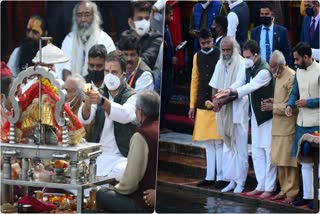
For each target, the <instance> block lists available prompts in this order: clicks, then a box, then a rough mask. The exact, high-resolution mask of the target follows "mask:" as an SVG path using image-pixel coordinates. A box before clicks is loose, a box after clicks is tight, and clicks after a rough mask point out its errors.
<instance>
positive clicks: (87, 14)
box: [76, 12, 93, 19]
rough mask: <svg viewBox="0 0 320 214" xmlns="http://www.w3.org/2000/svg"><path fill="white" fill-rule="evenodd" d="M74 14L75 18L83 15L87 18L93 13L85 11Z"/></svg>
mask: <svg viewBox="0 0 320 214" xmlns="http://www.w3.org/2000/svg"><path fill="white" fill-rule="evenodd" d="M76 15H77V18H82V17H84V18H86V19H88V18H91V17H92V15H93V14H92V13H89V12H86V13H77V14H76Z"/></svg>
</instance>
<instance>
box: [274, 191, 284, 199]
mask: <svg viewBox="0 0 320 214" xmlns="http://www.w3.org/2000/svg"><path fill="white" fill-rule="evenodd" d="M285 197H286V196H285V195H284V194H283V193H281V192H279V193H278V194H277V195H276V196H273V197H272V198H271V200H280V199H284V198H285Z"/></svg>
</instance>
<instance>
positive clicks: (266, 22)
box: [260, 16, 272, 26]
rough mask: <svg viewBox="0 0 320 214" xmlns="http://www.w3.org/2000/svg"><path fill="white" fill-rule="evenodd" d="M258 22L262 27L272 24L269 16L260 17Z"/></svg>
mask: <svg viewBox="0 0 320 214" xmlns="http://www.w3.org/2000/svg"><path fill="white" fill-rule="evenodd" d="M260 22H261V24H263V25H264V26H269V25H270V24H271V22H272V17H271V16H262V17H260Z"/></svg>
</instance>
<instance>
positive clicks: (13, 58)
mask: <svg viewBox="0 0 320 214" xmlns="http://www.w3.org/2000/svg"><path fill="white" fill-rule="evenodd" d="M19 51H20V47H18V48H15V49H14V50H13V52H12V54H11V55H10V58H9V61H8V64H7V65H8V67H9V68H10V70H11V72H12V74H13V76H15V77H16V76H17V75H18V73H19V70H18V67H19V65H18V59H19V57H18V55H19Z"/></svg>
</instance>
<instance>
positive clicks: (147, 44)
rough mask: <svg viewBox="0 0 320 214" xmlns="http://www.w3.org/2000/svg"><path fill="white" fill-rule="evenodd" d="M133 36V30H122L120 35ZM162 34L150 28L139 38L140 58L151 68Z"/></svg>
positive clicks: (156, 55)
mask: <svg viewBox="0 0 320 214" xmlns="http://www.w3.org/2000/svg"><path fill="white" fill-rule="evenodd" d="M129 35H131V36H133V35H134V34H133V30H126V31H124V32H122V36H129ZM162 40H163V39H162V34H161V33H160V32H159V31H157V30H154V29H151V30H150V31H149V32H148V33H147V34H145V35H143V36H142V37H140V38H139V46H140V53H139V56H140V58H141V59H142V60H143V61H144V62H145V63H146V64H147V65H148V66H149V67H150V68H151V70H153V67H154V65H155V64H156V61H157V57H158V53H159V49H160V45H161V43H162Z"/></svg>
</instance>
